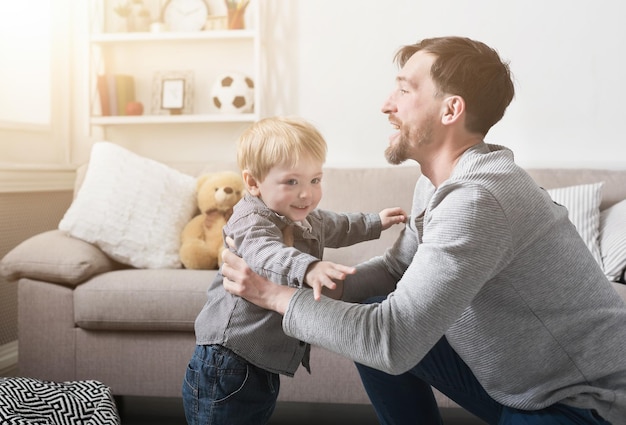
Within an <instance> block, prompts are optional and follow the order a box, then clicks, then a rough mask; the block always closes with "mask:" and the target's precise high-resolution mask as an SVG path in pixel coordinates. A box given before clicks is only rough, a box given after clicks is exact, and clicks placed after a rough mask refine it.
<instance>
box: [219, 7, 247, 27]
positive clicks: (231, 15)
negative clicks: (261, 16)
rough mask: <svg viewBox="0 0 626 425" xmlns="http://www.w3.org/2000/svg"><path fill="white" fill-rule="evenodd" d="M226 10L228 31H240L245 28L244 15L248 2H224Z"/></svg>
mask: <svg viewBox="0 0 626 425" xmlns="http://www.w3.org/2000/svg"><path fill="white" fill-rule="evenodd" d="M224 1H225V2H226V8H227V10H228V29H229V30H242V29H244V28H245V27H246V25H245V21H244V15H245V13H246V7H248V4H250V0H224Z"/></svg>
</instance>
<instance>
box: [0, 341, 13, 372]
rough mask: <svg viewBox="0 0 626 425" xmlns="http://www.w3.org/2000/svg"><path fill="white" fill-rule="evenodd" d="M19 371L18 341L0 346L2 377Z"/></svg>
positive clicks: (0, 370)
mask: <svg viewBox="0 0 626 425" xmlns="http://www.w3.org/2000/svg"><path fill="white" fill-rule="evenodd" d="M14 370H17V341H11V342H8V343H6V344H3V345H0V376H5V373H6V372H9V371H14Z"/></svg>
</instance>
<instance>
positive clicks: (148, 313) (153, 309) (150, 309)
mask: <svg viewBox="0 0 626 425" xmlns="http://www.w3.org/2000/svg"><path fill="white" fill-rule="evenodd" d="M216 274H217V270H173V269H169V270H138V269H129V270H119V271H114V272H110V273H105V274H101V275H98V276H96V277H94V278H93V279H91V280H90V281H89V282H86V283H84V284H82V285H80V286H78V287H77V288H76V290H75V291H74V320H75V322H76V324H77V325H78V326H79V327H81V328H83V329H92V330H145V331H192V332H193V325H194V321H195V320H196V316H197V315H198V313H199V312H200V310H201V309H202V306H204V303H205V302H206V299H207V289H208V287H209V285H210V284H211V282H213V279H214V278H215V276H216Z"/></svg>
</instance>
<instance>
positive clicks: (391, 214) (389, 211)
mask: <svg viewBox="0 0 626 425" xmlns="http://www.w3.org/2000/svg"><path fill="white" fill-rule="evenodd" d="M378 215H379V216H380V221H381V224H382V226H383V230H387V229H389V228H390V227H391V226H393V225H394V224H400V223H405V222H406V218H407V213H406V212H404V210H403V209H402V208H400V207H394V208H385V209H384V210H382V211H381V212H379V213H378Z"/></svg>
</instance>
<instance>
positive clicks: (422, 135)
mask: <svg viewBox="0 0 626 425" xmlns="http://www.w3.org/2000/svg"><path fill="white" fill-rule="evenodd" d="M432 135H433V126H432V121H431V120H428V121H426V122H425V124H424V127H423V128H421V129H418V130H416V131H415V132H414V134H411V132H410V130H407V131H406V132H404V131H402V132H401V133H400V138H399V140H398V143H396V144H395V145H389V146H387V149H385V158H386V159H387V162H389V163H390V164H393V165H398V164H402V163H403V162H404V161H406V160H408V159H411V157H410V149H411V146H412V145H414V146H419V145H427V144H430V142H431V140H432ZM411 140H414V143H411ZM412 159H415V160H417V159H416V158H412Z"/></svg>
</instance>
